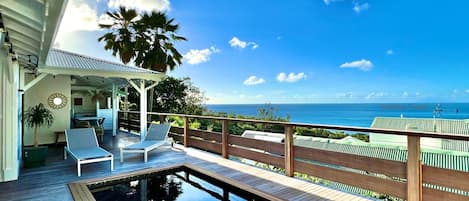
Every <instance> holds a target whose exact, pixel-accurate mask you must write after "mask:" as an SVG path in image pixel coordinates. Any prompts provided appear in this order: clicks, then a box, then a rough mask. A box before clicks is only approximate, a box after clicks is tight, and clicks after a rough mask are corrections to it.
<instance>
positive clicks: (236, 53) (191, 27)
mask: <svg viewBox="0 0 469 201" xmlns="http://www.w3.org/2000/svg"><path fill="white" fill-rule="evenodd" d="M119 5H127V6H133V7H136V8H137V9H138V10H140V11H141V12H146V11H148V10H152V9H154V10H160V11H164V12H167V13H168V15H169V16H170V17H173V18H175V19H176V21H177V23H179V24H180V27H181V29H180V32H179V35H182V36H185V37H187V38H188V41H187V42H181V43H179V44H177V47H178V49H179V50H180V52H181V53H182V54H184V56H185V59H184V64H183V65H182V66H181V67H179V68H177V69H176V70H175V71H173V72H170V73H169V74H170V75H172V76H175V77H190V78H191V79H192V81H193V82H194V84H195V85H196V86H199V87H200V88H201V89H202V90H203V91H204V92H205V95H206V96H207V97H208V98H209V101H208V103H266V102H270V103H369V102H468V101H469V82H468V75H469V27H468V26H467V24H468V22H469V12H467V8H469V1H463V0H461V1H451V3H443V2H429V1H372V0H370V1H349V0H295V1H271V0H270V1H268V0H265V1H264V0H262V1H261V0H256V1H249V0H236V1H213V0H197V1H171V0H152V1H145V0H135V1H131V0H109V1H107V0H98V1H96V0H69V5H68V7H67V10H66V14H65V16H64V19H63V22H62V25H61V27H60V30H59V33H58V36H57V38H56V43H55V46H56V47H58V48H60V49H65V50H69V51H74V52H77V53H82V54H87V55H91V56H95V57H100V58H103V59H108V60H113V61H119V60H118V59H117V58H114V57H113V56H112V55H111V53H110V52H106V51H104V49H103V44H100V43H98V42H97V38H98V37H99V36H100V35H102V34H103V33H104V31H102V30H99V29H98V28H97V25H96V22H97V21H99V20H102V19H103V13H104V12H105V11H106V10H108V9H114V8H115V7H117V6H119Z"/></svg>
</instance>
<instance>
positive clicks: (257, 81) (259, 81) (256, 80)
mask: <svg viewBox="0 0 469 201" xmlns="http://www.w3.org/2000/svg"><path fill="white" fill-rule="evenodd" d="M264 82H265V80H264V78H261V77H257V76H255V75H252V76H249V77H248V79H246V80H244V82H243V83H244V85H248V86H249V85H258V84H262V83H264Z"/></svg>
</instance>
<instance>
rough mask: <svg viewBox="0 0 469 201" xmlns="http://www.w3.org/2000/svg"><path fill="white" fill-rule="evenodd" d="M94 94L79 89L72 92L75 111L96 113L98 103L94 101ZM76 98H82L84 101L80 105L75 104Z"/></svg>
mask: <svg viewBox="0 0 469 201" xmlns="http://www.w3.org/2000/svg"><path fill="white" fill-rule="evenodd" d="M92 97H93V95H91V94H90V93H88V92H85V91H77V92H73V93H72V99H71V101H72V102H71V103H72V109H73V113H74V114H76V113H96V103H95V102H93V101H92ZM75 98H82V100H83V103H82V105H80V106H77V105H73V100H74V99H75Z"/></svg>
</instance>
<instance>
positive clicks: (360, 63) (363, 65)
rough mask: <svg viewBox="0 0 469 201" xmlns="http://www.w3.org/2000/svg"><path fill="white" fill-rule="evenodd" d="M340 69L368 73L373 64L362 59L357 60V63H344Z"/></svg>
mask: <svg viewBox="0 0 469 201" xmlns="http://www.w3.org/2000/svg"><path fill="white" fill-rule="evenodd" d="M340 67H341V68H357V69H360V70H362V71H369V70H371V69H372V68H373V63H371V61H369V60H366V59H362V60H357V61H352V62H345V63H343V64H342V65H340Z"/></svg>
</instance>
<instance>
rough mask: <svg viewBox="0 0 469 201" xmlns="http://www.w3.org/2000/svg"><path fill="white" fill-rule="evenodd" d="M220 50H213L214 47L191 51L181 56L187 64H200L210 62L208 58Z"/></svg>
mask: <svg viewBox="0 0 469 201" xmlns="http://www.w3.org/2000/svg"><path fill="white" fill-rule="evenodd" d="M219 52H220V50H219V49H217V48H215V47H214V46H212V47H210V48H205V49H202V50H197V49H191V50H189V52H187V53H186V54H184V55H183V57H184V60H186V61H187V63H188V64H200V63H205V62H207V61H209V60H210V56H211V55H212V54H216V53H219Z"/></svg>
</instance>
